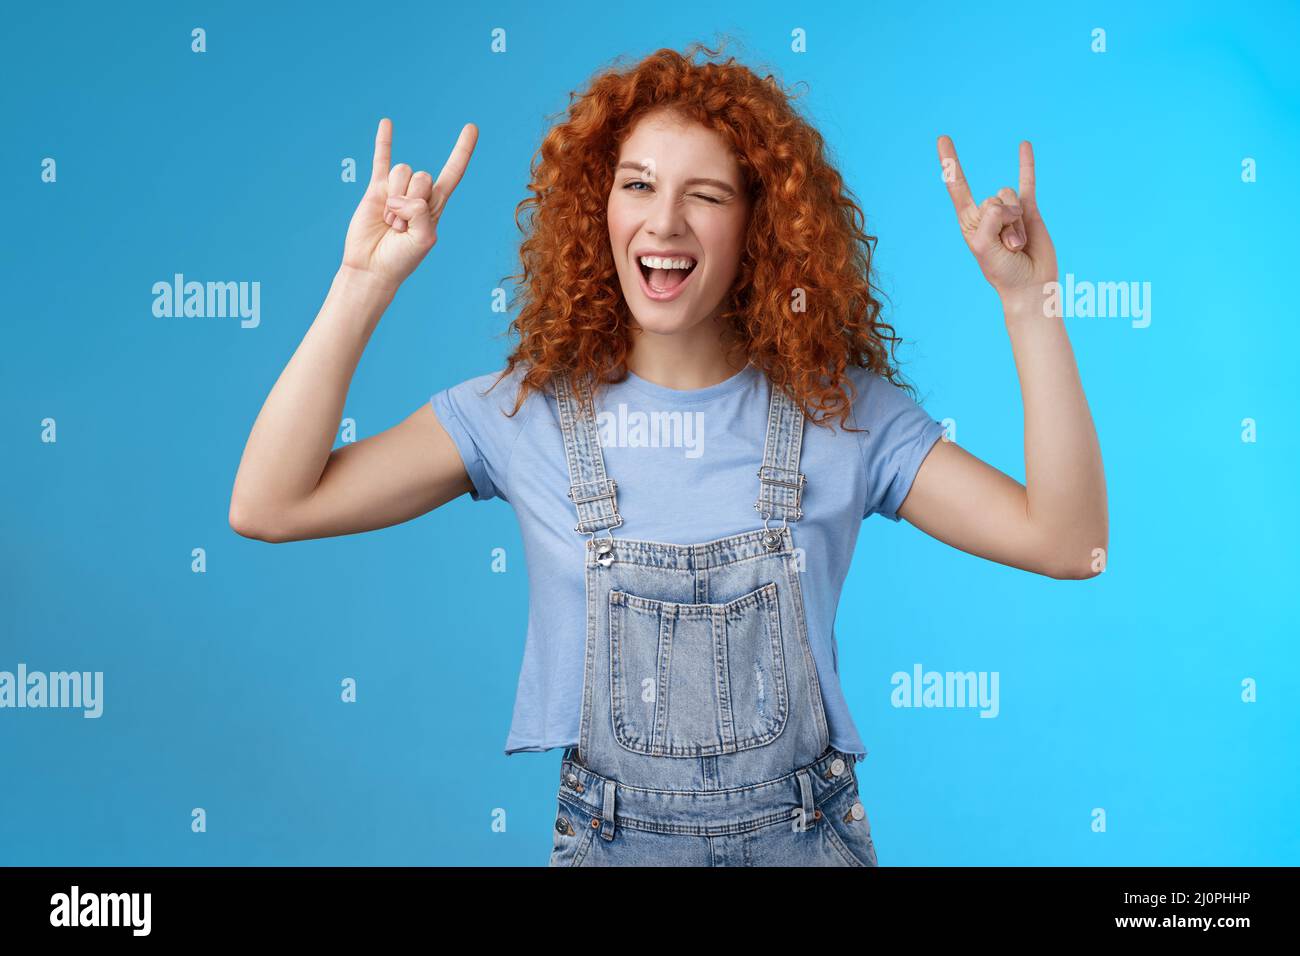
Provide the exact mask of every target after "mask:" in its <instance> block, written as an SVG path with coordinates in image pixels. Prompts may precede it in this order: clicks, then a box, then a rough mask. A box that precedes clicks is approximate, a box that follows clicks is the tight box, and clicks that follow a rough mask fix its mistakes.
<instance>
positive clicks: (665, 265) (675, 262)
mask: <svg viewBox="0 0 1300 956" xmlns="http://www.w3.org/2000/svg"><path fill="white" fill-rule="evenodd" d="M641 265H643V266H646V267H648V268H650V269H689V268H690V267H691V266H693V265H695V260H694V259H692V258H690V257H689V256H682V257H680V258H677V259H665V258H663V257H661V256H642V257H641Z"/></svg>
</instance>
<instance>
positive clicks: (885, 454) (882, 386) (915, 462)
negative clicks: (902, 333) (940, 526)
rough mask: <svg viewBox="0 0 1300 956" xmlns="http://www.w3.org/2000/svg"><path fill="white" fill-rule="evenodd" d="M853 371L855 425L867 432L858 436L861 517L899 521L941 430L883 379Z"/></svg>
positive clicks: (863, 370)
mask: <svg viewBox="0 0 1300 956" xmlns="http://www.w3.org/2000/svg"><path fill="white" fill-rule="evenodd" d="M856 371H857V374H856V375H855V377H854V384H855V385H857V387H858V394H857V396H856V397H855V399H854V403H853V415H854V424H855V426H856V427H858V428H862V429H866V431H865V432H858V433H857V436H858V440H859V442H860V443H861V448H862V463H863V472H864V474H865V483H866V496H865V497H866V502H865V507H864V509H863V512H862V517H863V519H864V520H865V519H866V518H869V517H870V516H871V515H872V514H880V515H884V516H885V517H886V518H888V519H889V520H890V521H898V520H900V519H899V516H898V509H899V508H900V507H902V504H903V501H904V500H905V499H906V498H907V493H908V492H909V491H911V490H912V481H913V479H915V478H916V473H917V472H918V471H919V470H920V468H921V462H923V461H925V456H926V455H928V454H929V453H930V449H931V448H933V447H934V444H935V442H937V441H938V440H939V439H940V438H941V437H943V432H944V427H943V425H942V424H940V423H939V422H937V421H935V419H934V418H932V417H931V416H930V414H929V413H928V412H926V411H925V409H923V408H922V407H921V406H920V405H919V404H918V403H917V402H916V401H915V400H914V399H913V398H912V397H911V396H910V395H909V394H908V393H907V392H905V391H904V390H903V389H902V388H900V387H899V386H897V385H895V384H894V383H893V382H891V381H889V380H888V379H887V378H885V377H883V376H881V375H878V374H876V373H875V372H871V371H868V370H866V369H860V370H856Z"/></svg>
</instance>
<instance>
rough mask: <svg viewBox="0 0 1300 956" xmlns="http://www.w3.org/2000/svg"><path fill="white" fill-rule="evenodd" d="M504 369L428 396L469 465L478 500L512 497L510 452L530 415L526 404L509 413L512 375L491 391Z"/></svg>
mask: <svg viewBox="0 0 1300 956" xmlns="http://www.w3.org/2000/svg"><path fill="white" fill-rule="evenodd" d="M499 375H500V373H498V372H490V373H488V374H486V375H479V376H477V377H475V378H471V379H467V380H466V381H464V382H461V383H460V384H458V385H453V386H451V387H449V388H444V389H443V390H442V391H440V392H435V393H434V394H433V396H432V397H431V398H430V399H429V403H430V405H432V407H433V412H434V414H435V415H437V416H438V421H439V422H440V423H441V425H442V427H443V428H444V429H445V430H446V432H447V434H448V435H450V436H451V440H452V442H453V443H454V444H455V446H456V450H457V451H459V452H460V459H461V461H462V462H463V463H464V465H465V471H466V472H467V473H468V474H469V478H470V482H471V483H472V484H473V488H472V489H471V490H470V497H471V498H472V499H473V500H474V501H484V500H486V499H488V498H500V499H502V500H503V501H509V500H510V493H509V483H508V481H507V477H508V473H509V465H510V453H511V451H512V450H513V448H514V445H515V441H516V440H517V439H518V437H519V433H520V431H521V430H522V427H523V423H524V419H526V417H527V407H526V406H525V407H524V408H521V409H520V410H519V412H518V413H516V414H515V415H514V416H513V417H507V414H506V413H507V412H509V411H510V410H511V409H512V407H513V405H514V398H515V388H514V385H515V383H514V382H513V381H512V380H511V378H510V377H507V378H505V379H503V380H502V381H501V384H499V385H497V386H496V388H493V389H492V390H491V391H490V392H489V391H488V389H489V388H490V387H491V386H492V384H493V383H494V382H496V380H497V378H498V377H499Z"/></svg>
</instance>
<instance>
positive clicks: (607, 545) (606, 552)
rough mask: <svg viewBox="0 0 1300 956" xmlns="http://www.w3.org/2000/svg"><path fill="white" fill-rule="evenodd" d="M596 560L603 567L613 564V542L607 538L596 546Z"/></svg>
mask: <svg viewBox="0 0 1300 956" xmlns="http://www.w3.org/2000/svg"><path fill="white" fill-rule="evenodd" d="M596 560H597V561H598V562H599V563H600V564H601V565H602V566H604V567H606V568H607V567H609V566H610V565H611V564H613V563H614V542H613V541H610V540H609V539H608V538H607V539H605V540H604V541H600V542H598V543H597V544H596Z"/></svg>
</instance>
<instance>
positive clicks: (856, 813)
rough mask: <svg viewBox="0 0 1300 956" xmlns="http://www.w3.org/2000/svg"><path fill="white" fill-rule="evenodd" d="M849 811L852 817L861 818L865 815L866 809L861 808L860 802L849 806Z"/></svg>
mask: <svg viewBox="0 0 1300 956" xmlns="http://www.w3.org/2000/svg"><path fill="white" fill-rule="evenodd" d="M849 813H850V814H851V815H852V817H853V819H855V820H861V819H862V818H863V817H865V816H866V815H867V811H866V810H865V809H863V807H862V804H861V803H855V804H853V806H851V807H850V808H849Z"/></svg>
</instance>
